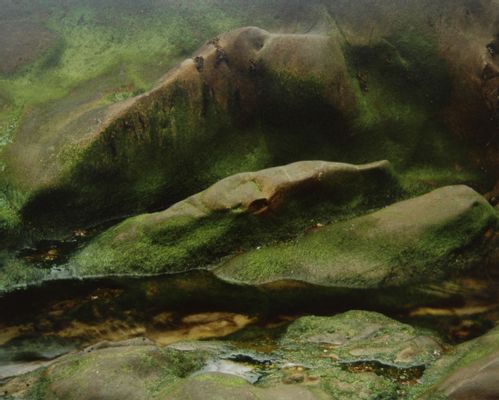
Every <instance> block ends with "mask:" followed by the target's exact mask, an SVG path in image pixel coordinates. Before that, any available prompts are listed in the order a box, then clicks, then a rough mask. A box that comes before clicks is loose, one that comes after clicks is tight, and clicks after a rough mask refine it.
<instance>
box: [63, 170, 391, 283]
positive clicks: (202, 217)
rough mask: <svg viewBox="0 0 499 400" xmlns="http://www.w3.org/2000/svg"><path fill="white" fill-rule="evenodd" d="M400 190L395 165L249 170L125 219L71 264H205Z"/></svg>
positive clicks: (123, 268) (89, 270) (97, 268)
mask: <svg viewBox="0 0 499 400" xmlns="http://www.w3.org/2000/svg"><path fill="white" fill-rule="evenodd" d="M396 190H397V184H396V179H395V177H394V175H393V173H392V172H391V168H390V164H389V163H388V162H378V163H372V164H366V165H361V166H354V165H349V164H340V163H332V162H323V161H303V162H297V163H294V164H290V165H287V166H283V167H276V168H270V169H265V170H262V171H258V172H250V173H242V174H238V175H234V176H231V177H229V178H226V179H223V180H222V181H220V182H218V183H216V184H215V185H213V186H211V187H210V188H208V189H207V190H205V191H204V192H201V193H199V194H196V195H194V196H191V197H189V198H188V199H186V200H184V201H181V202H180V203H177V204H175V205H173V206H172V207H170V208H168V209H167V210H165V211H163V212H159V213H155V214H146V215H141V216H138V217H134V218H131V219H128V220H125V221H124V222H123V223H121V224H119V225H117V226H115V227H113V228H111V229H110V230H108V231H106V232H104V233H103V234H101V235H100V236H98V237H97V238H95V239H94V240H93V241H92V242H91V243H90V244H89V245H88V246H87V247H86V248H85V249H84V250H82V251H81V252H80V253H79V254H77V255H76V256H75V257H74V258H73V260H72V261H71V264H72V265H73V266H75V268H76V271H77V275H79V276H85V275H102V274H110V273H121V274H147V273H160V272H169V273H171V272H178V271H185V270H189V269H193V268H205V267H207V266H209V265H210V264H212V263H214V262H216V261H217V260H218V259H219V258H220V257H223V256H227V255H231V254H233V253H234V252H237V251H241V249H244V248H248V247H250V246H251V244H252V243H261V244H265V241H266V240H271V241H275V240H279V239H280V237H282V236H283V235H285V237H288V236H291V235H293V234H294V235H296V234H298V233H299V232H301V231H302V230H304V229H306V228H307V227H309V226H310V220H311V219H316V218H322V220H323V221H324V222H327V221H329V220H330V219H331V218H334V216H335V215H334V213H335V211H334V209H335V208H336V209H337V210H341V207H345V205H348V204H350V203H352V202H353V204H354V205H356V206H358V205H360V203H359V202H361V201H362V199H364V200H366V199H367V198H368V197H369V196H371V198H370V199H369V200H370V201H373V199H374V198H375V197H376V196H378V197H381V198H383V197H384V196H386V195H387V193H388V194H389V193H390V192H391V191H396ZM383 201H386V200H384V199H383ZM314 209H315V210H318V211H320V214H317V213H316V214H315V215H314V211H313V210H314ZM328 209H329V210H330V212H331V214H330V215H328V211H327V210H328ZM248 244H250V245H248Z"/></svg>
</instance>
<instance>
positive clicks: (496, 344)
mask: <svg viewBox="0 0 499 400" xmlns="http://www.w3.org/2000/svg"><path fill="white" fill-rule="evenodd" d="M498 376H499V329H498V328H497V327H496V328H495V329H493V330H492V331H490V332H489V333H487V334H486V335H484V336H482V337H480V338H478V339H475V340H472V341H470V342H466V343H463V344H461V345H459V346H457V347H456V348H455V349H453V350H452V351H450V352H449V353H448V354H446V355H445V356H444V357H442V358H441V359H440V360H438V361H437V362H436V363H435V364H434V365H433V366H432V367H431V368H429V369H428V370H427V371H426V372H425V374H424V376H423V379H422V381H423V387H420V388H414V393H413V394H412V397H411V398H418V399H433V398H447V399H450V400H492V399H497V398H499V380H498V379H497V377H498ZM425 388H426V389H425ZM439 396H440V397H439Z"/></svg>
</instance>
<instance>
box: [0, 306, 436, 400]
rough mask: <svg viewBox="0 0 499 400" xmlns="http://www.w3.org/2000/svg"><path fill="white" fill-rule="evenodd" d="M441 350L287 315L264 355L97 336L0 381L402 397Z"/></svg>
mask: <svg viewBox="0 0 499 400" xmlns="http://www.w3.org/2000/svg"><path fill="white" fill-rule="evenodd" d="M441 353H442V345H441V344H440V342H439V340H438V339H437V338H436V337H434V336H432V335H431V334H429V333H428V332H423V331H421V330H418V329H415V328H412V327H410V326H408V325H405V324H402V323H399V322H396V321H394V320H391V319H389V318H387V317H384V316H383V315H380V314H377V313H370V312H363V311H351V312H348V313H345V314H340V315H338V316H335V317H329V318H327V317H305V318H301V319H299V320H297V321H295V322H293V323H292V324H291V325H290V326H289V327H288V329H287V330H286V331H285V332H284V333H283V334H282V336H281V338H280V339H279V340H278V341H277V343H276V344H275V349H274V350H273V351H272V352H270V353H268V352H258V351H254V350H248V349H245V348H244V347H241V346H240V343H239V344H238V343H237V342H231V341H226V342H181V343H176V344H173V345H170V346H168V347H166V348H159V347H157V346H155V345H154V344H153V343H151V342H150V341H148V340H141V339H134V340H132V341H128V342H123V343H116V344H111V343H103V344H100V345H96V346H93V347H90V348H88V349H87V350H85V351H83V352H81V353H77V354H72V355H67V356H63V357H62V358H60V359H59V360H57V361H55V362H54V363H53V364H51V365H49V366H46V367H44V368H41V369H39V370H38V371H34V372H32V373H30V374H26V375H22V376H19V377H17V378H13V379H11V380H10V381H8V382H6V383H5V384H4V385H3V386H1V387H0V389H1V390H2V392H3V393H4V394H5V395H6V396H7V398H9V397H8V396H12V398H20V399H30V398H33V397H34V398H36V399H40V400H41V399H47V400H48V399H73V398H75V399H76V398H78V399H81V400H84V399H91V398H103V399H120V398H123V396H125V397H126V398H130V399H172V400H173V399H175V400H187V399H190V400H195V399H200V400H201V399H222V398H223V399H225V398H243V399H246V398H248V399H254V398H259V399H260V398H261V399H269V400H270V399H280V398H282V399H294V398H297V399H298V398H300V399H302V398H303V399H324V400H325V399H345V400H346V399H355V400H361V399H362V400H364V399H373V398H377V399H394V398H400V399H405V398H407V395H408V390H410V389H411V388H414V389H416V388H418V387H419V386H418V385H420V383H418V382H419V378H420V377H421V374H422V373H423V371H424V369H425V368H429V367H430V366H431V365H433V364H434V363H435V361H436V360H438V359H439V358H440V357H441ZM437 362H438V361H437ZM421 388H423V386H421Z"/></svg>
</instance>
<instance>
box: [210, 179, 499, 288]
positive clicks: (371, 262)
mask: <svg viewBox="0 0 499 400" xmlns="http://www.w3.org/2000/svg"><path fill="white" fill-rule="evenodd" d="M497 223H498V217H497V212H496V210H494V208H493V207H492V206H491V205H490V204H488V203H487V201H486V200H485V199H484V198H483V197H482V196H480V195H479V194H478V193H476V192H474V191H473V190H472V189H470V188H468V187H465V186H452V187H445V188H442V189H438V190H435V191H433V192H431V193H429V194H426V195H424V196H421V197H418V198H415V199H411V200H407V201H404V202H400V203H396V204H394V205H391V206H389V207H387V208H385V209H382V210H380V211H377V212H375V213H373V214H369V215H366V216H362V217H358V218H355V219H351V220H347V221H343V222H338V223H334V224H332V225H330V226H326V227H324V228H323V229H319V230H318V231H317V232H312V233H310V234H308V235H305V236H303V237H300V238H298V239H297V240H296V241H294V242H292V243H289V244H281V245H276V246H268V247H264V248H262V249H257V250H253V251H250V252H248V253H246V254H243V255H241V256H238V257H235V258H233V259H232V260H229V261H227V262H226V263H225V264H223V265H221V266H219V267H218V268H216V270H215V274H216V275H217V276H219V277H220V278H221V279H224V280H228V281H232V282H238V283H244V284H251V285H259V284H264V283H269V282H274V281H279V280H297V281H304V282H309V283H313V284H317V285H322V286H331V287H343V288H362V289H370V288H395V287H404V286H412V287H414V285H418V284H422V283H429V282H436V281H439V280H441V279H443V278H445V277H447V276H450V275H452V274H457V273H460V272H462V271H464V270H466V269H467V268H469V267H471V266H473V265H475V264H476V263H478V262H480V260H481V259H482V258H483V256H484V254H485V253H486V252H487V251H490V250H491V249H490V246H491V244H490V243H489V242H488V241H487V236H488V235H486V232H487V231H488V230H490V229H492V230H494V229H496V228H497Z"/></svg>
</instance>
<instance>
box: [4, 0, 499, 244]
mask: <svg viewBox="0 0 499 400" xmlns="http://www.w3.org/2000/svg"><path fill="white" fill-rule="evenodd" d="M331 7H332V8H331ZM336 7H337V6H333V5H330V7H329V6H328V7H327V8H326V10H325V12H326V13H327V12H328V10H329V12H331V13H333V14H335V18H334V21H336V22H335V24H334V27H331V26H329V27H328V28H327V30H328V31H331V29H333V31H334V32H335V33H334V34H333V35H321V34H293V35H291V34H271V33H270V32H268V31H265V30H263V29H259V28H256V27H246V28H241V29H237V30H234V31H232V32H229V33H226V34H223V35H220V36H219V37H218V38H217V40H216V41H211V42H209V43H207V44H206V45H205V46H203V47H202V48H201V49H200V50H199V51H198V52H196V54H194V55H193V57H192V58H189V59H188V60H186V61H185V62H183V63H182V64H180V65H179V66H178V67H177V68H175V69H173V70H172V71H170V72H169V73H168V74H166V75H165V76H164V77H163V78H162V79H161V80H160V81H159V83H158V85H157V86H155V87H154V88H153V90H151V91H150V92H147V93H145V94H142V95H140V96H137V97H134V98H131V99H128V100H126V101H124V102H121V103H118V104H114V105H111V106H106V107H102V106H96V105H95V104H94V103H95V101H94V100H92V102H93V103H92V104H90V103H88V104H85V105H84V106H82V108H81V109H79V108H78V111H77V112H74V113H72V114H70V115H71V116H68V113H67V111H66V107H63V106H61V107H59V108H58V109H57V110H52V111H53V113H48V114H49V116H50V118H49V121H48V122H46V123H45V124H44V125H43V124H42V125H43V127H42V126H41V125H40V121H39V119H45V118H47V116H46V115H44V114H43V111H40V114H41V115H40V117H39V118H37V115H38V114H36V113H35V115H34V116H33V117H32V118H29V120H28V121H26V123H22V124H20V126H19V129H17V130H16V133H15V138H14V139H15V140H13V141H12V143H11V144H9V145H8V146H7V147H6V149H5V152H4V153H3V154H2V157H1V158H2V162H3V163H4V164H5V174H4V180H5V182H4V181H3V180H2V182H1V188H0V189H1V190H0V192H1V191H5V192H7V193H10V194H9V196H10V197H12V198H11V199H9V201H10V202H11V203H12V204H13V208H14V213H15V214H17V215H16V218H19V219H21V220H22V223H23V226H24V227H29V228H30V229H33V230H34V231H35V233H36V235H37V236H44V235H47V234H50V235H51V236H55V235H63V234H67V233H68V232H71V231H72V230H74V229H76V228H80V227H82V226H83V227H88V226H90V225H93V224H98V223H101V222H102V221H109V220H110V219H115V218H122V217H123V216H124V215H137V214H140V213H143V212H146V211H149V210H156V209H160V208H164V207H167V206H169V205H171V204H174V203H175V202H177V201H180V200H181V199H182V198H186V197H188V196H189V195H192V194H193V193H196V192H197V191H199V190H201V189H202V188H203V187H206V186H208V185H210V184H213V183H214V182H216V181H217V180H219V179H221V178H224V177H226V176H228V175H231V174H234V173H238V172H241V171H244V170H246V171H248V170H257V169H261V168H266V167H270V166H273V165H276V164H285V163H289V162H292V161H296V160H299V159H334V160H338V161H343V162H351V163H359V164H360V163H365V162H366V161H371V160H376V159H390V160H392V162H393V163H394V164H395V165H396V166H401V167H403V168H404V170H406V171H408V172H407V174H408V176H409V178H410V179H409V181H410V182H409V183H408V185H407V186H408V187H410V188H411V190H413V192H418V194H419V193H421V192H423V191H424V190H427V189H428V187H430V186H432V185H433V186H435V185H437V186H438V185H440V184H441V183H442V181H445V183H447V184H448V183H460V182H463V181H466V182H480V181H481V178H482V177H483V176H484V175H491V176H492V175H494V171H495V170H496V169H494V168H493V166H495V165H496V164H494V163H496V161H494V160H496V157H495V154H497V152H496V146H495V144H494V143H492V142H491V141H490V138H491V136H490V134H489V132H492V131H493V129H494V128H495V126H489V125H490V124H491V123H493V122H491V123H489V122H488V121H489V120H490V119H491V118H490V115H489V114H490V113H491V112H492V111H490V110H489V109H488V108H487V106H486V105H483V102H484V99H483V97H484V93H482V88H481V87H480V88H478V87H476V86H477V84H476V82H481V79H480V77H479V76H478V77H477V76H476V75H477V74H476V71H475V70H477V69H479V67H480V65H482V64H484V63H483V62H484V61H485V59H484V57H489V58H490V57H491V56H490V54H489V52H487V50H486V45H487V43H490V40H489V41H484V40H485V38H487V37H488V36H487V33H486V32H482V31H483V30H486V28H485V27H486V26H492V25H493V24H492V23H483V24H479V23H474V24H473V25H472V26H471V27H469V28H467V25H466V27H463V31H465V32H466V31H467V29H469V30H470V31H472V32H473V36H472V38H473V40H471V39H469V38H468V35H464V36H463V37H462V38H460V40H455V38H452V39H453V40H454V43H450V44H449V42H450V41H451V38H449V36H451V34H452V35H453V34H454V30H455V29H454V26H455V25H454V24H453V23H449V27H448V26H447V25H441V24H436V23H435V22H434V21H433V20H432V18H433V17H432V16H431V15H430V16H429V17H428V16H427V15H426V11H424V12H423V11H422V8H421V7H419V5H418V4H412V5H411V8H409V9H410V10H412V11H404V13H402V14H403V17H404V18H407V17H408V15H406V14H405V13H409V14H411V15H410V16H409V17H410V18H414V19H415V21H416V22H417V23H416V22H415V23H414V24H410V26H415V27H416V28H417V29H416V28H415V29H416V30H415V32H414V33H412V31H411V32H409V33H403V34H402V33H400V32H398V31H397V33H395V32H393V31H392V30H391V28H389V26H391V25H392V24H391V23H390V22H388V23H382V22H381V21H382V20H383V21H393V20H396V21H398V20H399V18H402V16H401V15H398V11H393V10H387V9H386V5H383V4H382V3H380V2H376V4H373V5H370V6H369V8H370V9H371V8H372V9H373V10H374V9H375V10H378V11H380V10H384V11H383V12H382V15H383V18H378V19H374V20H371V18H370V17H369V16H365V15H362V16H361V17H353V16H354V15H357V14H356V13H358V12H359V11H358V10H355V8H353V7H347V8H348V11H346V10H344V9H343V8H342V7H340V8H341V11H339V10H336ZM463 7H464V6H463ZM456 8H459V7H456ZM423 9H424V7H423ZM484 9H486V8H485V7H484ZM334 10H336V11H334ZM404 10H405V9H404ZM480 10H481V9H480ZM480 10H475V11H474V13H476V14H477V21H480V20H487V21H488V20H489V19H490V18H492V16H491V15H492V13H485V12H482V11H480ZM388 11H389V12H388ZM345 12H346V14H344V13H345ZM428 12H429V11H428ZM336 14H339V15H337V16H336ZM430 14H431V12H430ZM489 14H490V15H489ZM373 15H377V14H376V12H374V13H373ZM337 18H339V19H337ZM364 18H365V19H367V20H368V21H369V22H365V23H364V22H360V21H364ZM460 18H461V14H459V13H457V14H456V12H453V13H451V14H450V15H448V19H449V21H454V20H458V22H461V20H460ZM428 21H430V22H431V21H433V22H431V24H430V26H433V28H432V29H429V28H428V26H427V22H428ZM381 25H382V26H381ZM422 25H424V26H422ZM436 25H438V27H439V28H438V33H435V32H434V31H437V29H434V27H435V26H436ZM365 26H374V28H372V29H370V30H369V32H365ZM459 26H460V25H459ZM343 27H344V29H346V30H345V31H344V30H343ZM376 27H377V28H376ZM487 29H488V28H487ZM345 32H348V34H345ZM449 32H450V33H449ZM463 41H466V44H467V45H468V47H471V48H472V50H473V52H472V54H473V56H470V55H468V51H467V50H468V48H466V49H465V50H463V49H462V47H463V46H461V45H459V46H455V43H459V44H462V43H463ZM482 41H483V43H482ZM448 44H449V45H448ZM451 44H452V46H451ZM443 48H445V49H449V50H448V51H447V52H445V54H442V52H443V50H442V49H443ZM480 52H481V53H480ZM482 53H483V54H482ZM442 59H445V60H447V61H448V65H446V64H445V63H442ZM495 62H496V61H495V60H488V63H489V64H493V63H495ZM454 64H455V65H456V66H455V65H454ZM463 65H464V66H465V67H462V66H463ZM387 66H389V68H390V73H389V74H386V73H385V71H386V67H387ZM461 67H462V68H461ZM462 71H464V72H462ZM453 74H455V75H456V76H455V79H456V82H459V85H461V83H462V82H467V83H469V86H470V88H469V90H462V91H461V90H454V89H455V88H453V84H452V79H453V77H454V75H453ZM478 75H479V74H478ZM358 76H359V77H360V79H358ZM477 78H478V79H477ZM456 85H457V84H456ZM494 85H495V83H494V82H492V81H490V82H489V83H487V88H486V93H485V94H486V96H485V97H486V98H487V99H489V100H490V99H492V97H493V96H492V94H493V93H494V89H495V86H494ZM460 87H461V86H459V88H460ZM398 88H403V90H399V89H398ZM367 89H368V90H367ZM467 89H468V88H467ZM455 93H459V94H460V93H463V95H462V98H461V97H459V99H457V100H456V101H455V102H454V103H455V104H454V103H453V104H452V108H451V111H450V113H451V116H450V117H449V118H447V117H446V118H445V121H444V119H443V118H442V115H443V114H445V115H447V114H446V113H447V110H449V108H448V105H449V104H448V103H449V98H450V97H452V95H453V94H455ZM459 96H460V95H459ZM470 99H471V100H470ZM467 101H472V102H474V103H473V104H472V106H473V107H472V108H470V109H473V110H475V109H476V108H480V107H481V108H480V109H479V110H476V111H477V112H469V111H466V112H463V109H464V110H467V105H468V104H463V103H466V102H467ZM489 102H490V101H489ZM99 104H100V103H99ZM65 106H67V105H65ZM443 110H445V113H444V112H443ZM470 114H473V116H471V117H470V116H469V115H470ZM462 116H463V117H462ZM463 118H465V119H466V118H467V123H466V124H465V123H464V122H463V121H462V119H463ZM475 119H479V122H480V123H481V125H480V126H482V125H483V129H480V131H481V132H482V131H483V134H482V135H481V136H480V139H479V140H480V141H481V142H480V146H479V147H478V148H477V150H476V153H477V154H479V155H482V154H483V153H486V154H485V155H484V156H483V157H475V155H474V154H473V157H471V156H470V155H469V154H467V152H468V147H467V145H462V144H461V143H459V142H457V141H456V140H455V139H452V135H449V133H450V132H449V131H452V132H457V133H458V136H462V130H463V129H465V128H466V130H467V131H471V132H473V136H472V137H473V138H475V136H478V135H475V131H476V126H478V125H479V124H477V123H471V122H470V121H469V120H472V122H476V121H475ZM448 120H449V121H450V125H452V126H451V127H450V128H447V126H445V125H446V123H447V122H448ZM432 121H436V122H435V123H433V122H432ZM444 122H445V123H444ZM468 126H472V129H471V128H470V129H468ZM470 136H471V135H470ZM482 137H483V138H482ZM477 140H478V139H477ZM482 142H483V143H482ZM489 142H490V143H489ZM229 149H230V150H229ZM463 149H464V150H463ZM484 149H485V150H484ZM449 154H454V156H453V157H449ZM461 154H462V156H461ZM470 159H473V160H475V159H479V160H480V161H478V163H480V164H483V165H486V166H487V168H485V167H484V171H486V172H485V173H479V172H477V171H476V170H474V169H473V168H472V167H469V166H468V164H469V163H468V161H469V160H470ZM420 165H424V166H426V167H425V168H420V167H419V166H420ZM411 166H412V167H414V168H415V171H410V169H411V168H406V167H411ZM456 170H457V171H458V172H459V173H458V174H457V176H455V177H452V178H448V177H449V176H451V175H452V174H455V172H456ZM409 171H410V173H409ZM442 172H445V173H443V174H442ZM450 172H452V174H451V173H450ZM420 175H423V176H420ZM442 176H445V177H446V178H442ZM414 177H416V178H414ZM414 180H415V181H416V182H414ZM428 182H430V183H428ZM435 182H436V183H435ZM419 186H423V187H424V189H423V190H421V188H420V187H419ZM11 233H12V232H11V231H7V232H6V234H8V235H11ZM17 239H18V238H17V237H16V236H15V235H14V237H13V239H12V241H14V242H16V241H17ZM1 242H2V240H0V243H1Z"/></svg>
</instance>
